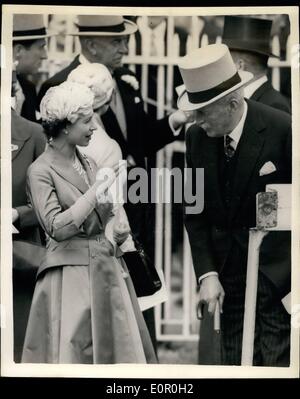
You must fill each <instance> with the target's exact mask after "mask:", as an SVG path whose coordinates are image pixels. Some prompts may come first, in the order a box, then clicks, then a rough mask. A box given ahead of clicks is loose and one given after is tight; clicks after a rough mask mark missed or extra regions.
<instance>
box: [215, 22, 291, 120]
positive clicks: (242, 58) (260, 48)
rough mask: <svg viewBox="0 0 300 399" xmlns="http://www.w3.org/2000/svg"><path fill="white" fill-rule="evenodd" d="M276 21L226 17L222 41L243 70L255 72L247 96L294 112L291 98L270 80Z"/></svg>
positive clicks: (246, 88)
mask: <svg viewBox="0 0 300 399" xmlns="http://www.w3.org/2000/svg"><path fill="white" fill-rule="evenodd" d="M271 28H272V21H271V20H269V19H261V18H253V17H247V16H228V15H226V16H225V19H224V30H223V38H222V42H223V43H224V44H226V45H227V46H228V47H229V49H230V52H231V55H232V57H233V59H234V61H235V63H236V65H237V67H238V69H240V70H246V71H249V72H251V73H253V75H254V76H253V79H252V80H251V82H250V83H249V84H248V85H247V86H246V87H245V89H244V91H245V93H244V94H245V97H246V98H251V100H255V101H258V102H261V103H263V104H266V105H269V106H270V107H274V108H277V109H280V110H282V111H285V112H288V113H289V114H290V113H291V107H290V104H289V101H288V99H287V98H286V97H284V96H283V95H282V94H281V93H280V92H279V91H278V90H275V89H274V88H273V86H272V84H271V82H270V81H269V80H268V77H267V71H268V59H269V57H275V58H279V57H278V56H276V55H274V54H272V52H271V48H270V42H271Z"/></svg>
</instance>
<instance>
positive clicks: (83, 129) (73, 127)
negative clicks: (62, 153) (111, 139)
mask: <svg viewBox="0 0 300 399" xmlns="http://www.w3.org/2000/svg"><path fill="white" fill-rule="evenodd" d="M95 129H96V127H95V125H94V122H93V110H92V108H91V112H89V113H88V114H85V115H80V116H79V117H78V119H77V120H76V122H74V123H68V124H67V127H66V131H67V136H66V138H67V141H68V142H69V144H72V145H79V146H83V147H86V146H87V145H88V144H89V142H90V140H91V137H92V134H93V131H94V130H95Z"/></svg>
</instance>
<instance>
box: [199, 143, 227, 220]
mask: <svg viewBox="0 0 300 399" xmlns="http://www.w3.org/2000/svg"><path fill="white" fill-rule="evenodd" d="M205 140H206V143H204V145H203V146H202V151H201V149H200V151H201V155H200V157H199V159H203V165H204V181H207V182H209V184H206V185H205V192H204V198H209V201H214V202H215V206H214V208H216V209H219V210H220V213H221V215H222V216H223V221H222V220H220V224H221V225H222V223H225V220H226V219H227V211H226V208H225V206H224V202H223V198H222V194H221V184H220V178H219V162H220V159H219V146H220V145H221V144H223V137H222V138H210V137H208V136H205ZM220 141H222V143H221V144H220Z"/></svg>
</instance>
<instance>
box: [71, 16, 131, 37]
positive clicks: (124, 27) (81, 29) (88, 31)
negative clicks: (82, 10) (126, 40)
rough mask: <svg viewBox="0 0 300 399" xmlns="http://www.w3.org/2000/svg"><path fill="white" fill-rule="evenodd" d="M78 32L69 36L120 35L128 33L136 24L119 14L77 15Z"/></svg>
mask: <svg viewBox="0 0 300 399" xmlns="http://www.w3.org/2000/svg"><path fill="white" fill-rule="evenodd" d="M76 26H77V28H78V32H71V33H69V34H70V35H71V36H121V35H130V34H131V33H134V32H135V31H136V30H137V25H136V24H135V23H134V22H131V21H129V20H127V19H124V18H123V17H122V16H121V15H79V16H78V22H77V23H76Z"/></svg>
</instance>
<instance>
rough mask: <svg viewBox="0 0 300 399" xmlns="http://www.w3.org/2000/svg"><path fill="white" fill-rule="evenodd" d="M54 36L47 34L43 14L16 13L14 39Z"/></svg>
mask: <svg viewBox="0 0 300 399" xmlns="http://www.w3.org/2000/svg"><path fill="white" fill-rule="evenodd" d="M49 36H53V35H50V34H47V32H46V27H45V24H44V18H43V15H42V14H15V15H14V16H13V40H14V41H16V40H38V39H44V38H46V37H49Z"/></svg>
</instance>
